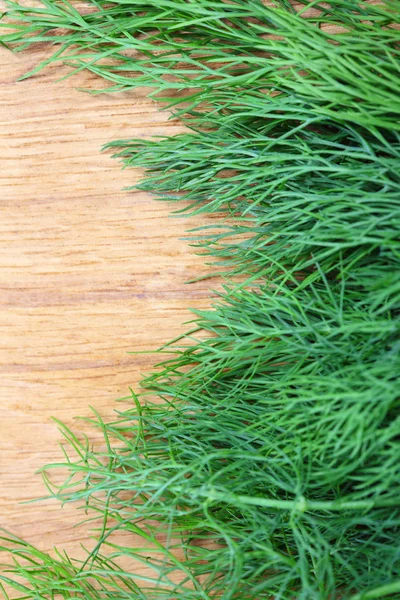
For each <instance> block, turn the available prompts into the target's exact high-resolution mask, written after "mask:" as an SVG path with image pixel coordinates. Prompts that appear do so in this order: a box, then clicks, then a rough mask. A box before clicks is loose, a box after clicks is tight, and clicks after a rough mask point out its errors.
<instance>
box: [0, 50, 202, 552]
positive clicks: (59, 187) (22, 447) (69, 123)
mask: <svg viewBox="0 0 400 600" xmlns="http://www.w3.org/2000/svg"><path fill="white" fill-rule="evenodd" d="M0 50H1V51H0V61H1V69H0V122H1V132H0V133H1V138H0V156H1V164H2V167H1V171H0V197H1V202H0V210H1V217H0V228H1V233H0V235H1V242H0V330H1V341H0V368H1V385H0V406H1V419H0V428H1V431H0V445H1V447H0V484H1V487H0V490H1V491H0V526H1V527H5V528H6V529H8V530H10V531H12V532H13V533H15V534H17V535H19V536H21V537H24V538H25V539H27V540H28V541H30V542H32V543H34V544H35V545H37V546H38V547H39V548H40V549H41V550H46V551H48V550H51V548H52V547H53V546H54V545H57V546H59V547H61V548H65V549H66V550H67V551H70V552H71V554H73V555H77V554H78V555H79V552H80V551H79V544H80V543H81V542H84V541H85V537H86V536H87V531H86V530H85V529H84V530H82V528H78V529H76V528H75V529H74V528H73V527H72V525H73V524H74V523H76V522H77V521H78V520H79V518H80V516H81V513H79V514H77V512H76V509H75V507H74V506H66V507H64V508H63V509H61V508H60V507H59V504H58V503H57V502H55V501H43V502H40V503H37V504H30V505H22V504H21V502H23V501H25V500H29V499H31V498H35V497H39V496H41V495H43V494H44V493H45V489H44V486H43V484H42V481H41V477H40V476H38V475H35V471H36V470H37V469H38V468H39V467H41V466H42V465H44V464H45V463H48V462H52V461H54V460H57V459H58V458H59V457H60V456H61V451H60V449H59V447H58V445H57V442H58V440H59V439H60V434H59V432H58V430H57V426H56V425H55V423H54V422H53V421H52V419H51V417H56V418H58V419H61V420H62V421H64V422H66V423H67V424H68V425H72V424H73V419H74V417H75V416H77V415H88V414H89V413H90V409H89V405H91V406H93V407H95V408H96V410H98V411H99V412H100V413H101V414H102V415H103V416H105V417H107V416H109V415H110V414H111V413H112V411H113V408H114V406H115V399H117V398H119V397H121V396H126V395H127V393H129V390H128V387H129V386H133V387H135V385H136V384H137V382H138V379H139V378H140V374H141V373H143V372H146V371H148V370H149V369H150V368H151V365H152V363H153V361H154V360H155V359H154V357H153V356H151V355H142V356H137V355H136V356H135V355H132V354H128V352H129V351H132V350H136V351H137V350H149V349H154V348H156V347H158V346H159V345H160V344H162V343H163V342H166V341H167V340H168V339H170V338H172V337H174V336H175V335H177V334H178V333H180V332H183V331H184V328H185V326H184V325H183V324H182V323H183V322H184V321H186V320H188V319H189V318H190V314H189V313H188V307H191V306H193V307H194V306H196V307H203V306H206V305H208V304H209V300H208V297H209V291H208V290H209V287H210V285H211V284H210V283H209V282H208V281H203V282H201V283H196V284H191V285H187V284H186V283H185V282H186V281H187V280H188V279H189V278H192V277H193V276H196V275H199V274H201V273H205V272H206V268H205V267H204V259H202V258H200V257H198V256H196V255H195V254H194V253H193V250H190V249H189V247H188V245H187V242H185V241H182V240H181V239H180V238H181V237H182V236H183V235H184V232H185V230H186V229H188V228H189V227H193V226H196V225H199V224H200V223H202V222H204V219H197V220H196V219H193V218H192V219H188V220H182V219H179V218H170V217H169V213H170V207H168V206H167V205H166V204H163V203H161V202H156V201H155V200H154V199H152V198H151V197H150V196H148V195H146V194H144V193H139V192H135V191H124V190H123V188H124V187H126V186H129V185H132V184H134V183H135V182H136V181H137V179H138V177H140V173H138V172H136V171H133V170H125V171H123V172H122V171H121V169H120V165H119V164H118V163H117V162H116V161H113V160H111V158H110V156H109V155H107V154H105V153H103V154H101V153H100V148H101V146H102V144H104V143H106V142H108V141H110V140H113V139H118V138H129V137H142V136H143V137H146V136H150V135H160V134H171V135H172V134H174V133H177V132H179V131H180V130H182V127H181V126H180V125H179V123H177V122H176V121H171V120H170V121H168V114H167V113H165V112H156V107H155V105H154V103H153V102H152V101H149V100H147V99H146V98H145V96H144V95H143V94H140V93H138V92H131V93H125V94H118V95H113V94H100V95H89V94H84V93H82V92H80V91H77V90H76V89H75V86H76V87H91V88H93V87H100V86H101V85H102V82H101V81H99V80H98V79H95V78H94V77H92V76H90V75H88V74H85V73H81V74H80V75H79V76H77V77H76V78H71V79H67V80H64V81H62V82H59V83H55V82H56V79H57V78H58V77H59V76H60V75H61V74H65V73H66V72H67V71H66V70H63V69H59V70H57V71H54V70H47V71H46V72H45V73H42V74H40V75H38V76H36V77H34V78H32V79H28V80H26V81H21V82H17V79H18V77H19V76H20V75H22V74H23V73H24V72H26V71H28V70H29V69H31V68H32V67H33V66H34V65H35V64H37V62H38V61H39V60H41V59H43V58H44V57H45V56H47V55H48V50H46V49H44V48H39V49H35V50H34V51H28V52H27V53H24V54H18V55H13V54H11V53H9V52H8V51H6V50H4V49H0ZM74 427H76V429H77V430H79V429H82V428H83V429H85V430H86V431H87V432H89V428H88V426H85V425H82V424H79V422H78V423H76V425H74ZM90 435H93V434H90Z"/></svg>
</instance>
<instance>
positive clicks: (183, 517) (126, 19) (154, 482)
mask: <svg viewBox="0 0 400 600" xmlns="http://www.w3.org/2000/svg"><path fill="white" fill-rule="evenodd" d="M7 5H8V12H7V20H6V21H2V23H1V26H2V27H3V28H9V29H10V33H4V34H3V35H2V38H1V39H2V42H3V43H4V44H7V45H10V46H12V47H13V48H14V49H19V50H23V49H26V48H28V47H29V46H31V45H34V44H36V43H43V42H48V43H52V44H54V45H55V47H56V50H55V52H54V53H53V55H52V56H51V57H50V58H49V59H47V60H46V61H44V62H43V63H41V64H40V65H38V66H37V67H36V68H35V69H34V70H33V71H32V72H31V73H29V74H27V76H29V75H32V74H34V73H36V72H38V71H39V70H40V69H41V68H43V67H45V66H46V65H47V64H49V63H55V62H64V63H67V64H68V65H70V67H71V74H73V73H77V72H79V71H80V70H82V69H89V70H90V71H92V72H93V73H96V74H97V75H99V76H101V77H103V78H104V79H106V80H108V81H109V82H110V87H109V88H107V89H108V91H116V92H117V91H120V90H131V89H134V88H136V87H142V86H146V87H150V88H152V92H151V95H152V96H153V97H154V98H156V99H158V100H159V101H160V102H163V103H164V106H168V107H169V109H170V110H171V111H172V112H173V114H174V115H178V116H179V117H180V118H181V119H182V120H183V122H184V123H185V124H186V125H187V127H188V129H189V130H188V132H187V133H184V134H181V135H177V136H174V137H171V138H158V139H154V140H147V141H146V140H145V141H144V140H122V141H116V142H114V143H112V144H110V145H109V146H111V147H112V148H113V149H114V151H115V156H117V157H118V158H119V159H121V160H122V161H123V162H124V164H125V166H127V167H137V166H138V167H144V168H145V169H146V170H147V173H146V176H145V178H144V180H143V181H142V182H141V183H140V184H139V186H138V187H139V188H140V189H143V190H146V191H149V192H151V193H153V194H155V195H156V196H157V197H158V198H160V199H163V200H167V201H170V202H173V203H176V206H177V207H178V208H177V211H178V212H181V213H183V214H185V213H203V212H204V213H206V212H215V213H218V215H219V217H220V218H219V221H218V226H217V227H215V229H214V228H212V227H210V226H208V227H204V228H201V229H199V230H197V231H195V232H192V241H193V243H194V244H195V245H197V247H198V249H199V251H200V252H202V253H204V254H208V255H210V256H211V257H213V260H214V262H215V264H216V266H217V270H218V272H219V273H220V274H222V275H223V277H224V281H225V284H224V289H223V292H222V293H220V297H219V298H218V299H217V301H216V302H215V305H214V306H213V307H212V308H211V309H209V310H206V311H193V312H194V314H195V323H194V325H193V329H192V330H191V331H190V332H189V333H188V334H187V335H186V336H183V337H182V338H180V339H178V340H174V341H173V342H171V344H170V346H169V347H170V348H172V349H173V358H172V359H169V360H167V361H163V362H161V363H160V364H159V365H157V366H156V368H155V370H154V372H153V373H151V374H150V375H148V376H147V377H146V378H145V379H144V381H143V382H142V392H141V393H140V394H139V395H138V396H136V395H132V408H129V409H128V410H125V411H123V412H118V413H117V416H116V418H115V420H113V421H111V422H108V423H105V422H103V420H102V419H101V417H100V416H99V415H97V414H95V415H94V418H93V419H92V420H91V422H92V423H93V424H94V425H95V426H97V427H100V428H101V430H102V432H103V434H104V438H105V441H106V448H107V450H106V451H104V452H94V451H93V450H92V449H91V447H90V446H89V442H88V441H87V440H80V439H78V438H77V437H76V436H75V435H74V433H73V432H71V431H70V430H69V429H68V428H67V427H65V426H64V425H62V424H60V428H61V430H62V432H63V435H64V437H65V440H66V446H69V447H70V453H69V454H68V455H67V454H66V460H65V464H64V465H63V466H64V468H65V471H66V478H65V482H64V484H62V485H59V486H55V485H54V483H52V481H51V478H50V472H51V469H52V468H59V467H60V465H59V464H57V465H49V466H47V467H46V468H45V469H44V480H45V483H46V485H47V487H48V489H49V491H50V492H51V494H52V495H54V496H56V497H57V498H59V499H60V500H61V501H62V502H70V501H78V502H79V501H80V502H81V503H83V504H86V505H87V506H88V507H90V509H91V511H92V512H91V515H90V518H92V519H93V518H95V517H96V518H98V523H99V525H98V530H97V544H96V546H95V548H94V550H93V551H91V552H89V553H88V556H87V559H86V560H85V561H84V562H79V561H73V560H71V559H70V558H69V557H67V556H66V555H65V554H63V553H57V554H56V556H50V555H47V554H44V553H41V552H39V551H38V550H37V549H35V548H34V547H32V546H31V545H29V544H28V543H26V542H24V541H22V540H19V539H16V538H14V537H13V536H11V535H8V534H5V535H4V537H3V546H4V547H5V548H7V551H8V552H9V553H10V556H12V558H13V564H12V565H11V566H9V567H8V568H7V569H5V571H4V574H3V575H2V576H1V577H0V581H1V580H2V581H3V582H5V584H7V585H8V586H11V587H13V588H14V589H15V590H17V592H19V594H20V595H19V598H21V599H22V598H24V599H28V598H32V599H42V598H43V599H46V600H47V599H50V598H51V599H52V598H86V599H90V600H96V599H99V600H100V599H101V600H106V599H110V598H113V599H115V600H117V599H118V600H122V599H123V598H142V599H148V600H156V599H163V600H178V599H182V600H190V599H196V600H201V599H203V600H211V599H217V598H218V599H223V600H231V599H232V600H234V599H237V600H262V599H265V600H272V599H274V600H294V599H296V600H335V599H338V600H345V599H346V600H374V599H380V598H384V597H387V598H400V462H399V456H400V386H399V373H400V337H399V330H400V319H399V314H400V313H399V309H400V233H399V232H400V175H399V173H400V122H399V115H400V60H399V58H400V27H399V26H400V4H399V2H398V1H397V0H396V1H392V0H386V1H384V2H382V3H380V4H375V3H373V4H372V3H368V2H361V1H359V2H357V0H329V1H328V2H323V3H322V2H321V3H319V2H318V1H314V2H306V1H303V2H298V3H297V4H296V5H294V4H293V5H291V4H290V3H289V2H288V1H287V0H276V1H275V2H274V4H272V5H264V4H263V3H262V2H260V1H259V0H234V1H233V2H224V1H222V0H158V1H157V2H155V3H153V4H151V3H146V2H143V1H139V0H112V1H109V0H107V1H102V0H90V2H89V3H88V5H89V6H90V8H91V10H89V11H88V12H85V11H81V12H79V11H78V10H77V8H76V7H74V6H73V5H71V4H70V3H69V2H68V1H67V0H41V5H40V6H39V7H38V6H36V7H34V8H32V7H26V6H21V5H19V4H17V3H15V2H13V1H11V0H7ZM205 333H206V334H207V335H204V334H205ZM66 452H67V451H66ZM121 532H125V533H130V534H132V535H133V534H135V535H136V536H139V537H141V538H142V540H143V546H141V545H138V546H135V545H134V544H133V542H128V541H127V542H126V543H125V544H123V543H122V542H121V538H120V537H118V536H116V534H118V533H121ZM124 539H125V538H124ZM135 539H136V538H135ZM121 558H122V559H126V558H130V559H134V560H136V561H139V562H142V563H143V564H144V565H146V567H148V568H152V570H153V576H150V575H148V572H149V571H148V570H146V574H143V573H141V572H139V571H135V570H127V569H123V568H121V566H120V564H119V561H120V560H121Z"/></svg>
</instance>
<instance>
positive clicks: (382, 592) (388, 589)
mask: <svg viewBox="0 0 400 600" xmlns="http://www.w3.org/2000/svg"><path fill="white" fill-rule="evenodd" d="M396 592H400V581H393V582H392V583H388V584H387V585H381V586H379V587H377V588H374V589H373V590H368V591H366V592H361V593H360V594H355V595H354V596H352V597H351V598H350V600H375V598H382V596H388V595H389V594H396Z"/></svg>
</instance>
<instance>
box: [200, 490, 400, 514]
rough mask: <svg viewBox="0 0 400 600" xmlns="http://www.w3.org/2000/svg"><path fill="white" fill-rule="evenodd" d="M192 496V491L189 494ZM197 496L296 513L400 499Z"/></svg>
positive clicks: (385, 504) (362, 506) (212, 493)
mask: <svg viewBox="0 0 400 600" xmlns="http://www.w3.org/2000/svg"><path fill="white" fill-rule="evenodd" d="M191 493H193V495H194V491H193V492H191ZM198 495H199V496H203V497H207V498H208V499H210V500H217V501H218V502H224V503H228V504H236V505H240V504H242V505H247V506H260V507H262V508H277V509H280V510H294V511H297V512H303V513H304V512H312V511H342V510H371V509H372V508H384V507H390V506H399V505H400V498H386V499H382V500H346V499H344V500H333V501H331V502H321V501H313V500H307V499H306V498H304V496H300V497H299V498H297V499H296V500H275V499H273V498H257V497H256V496H243V495H236V494H227V493H220V492H217V491H215V490H211V491H204V492H203V491H201V490H198Z"/></svg>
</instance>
